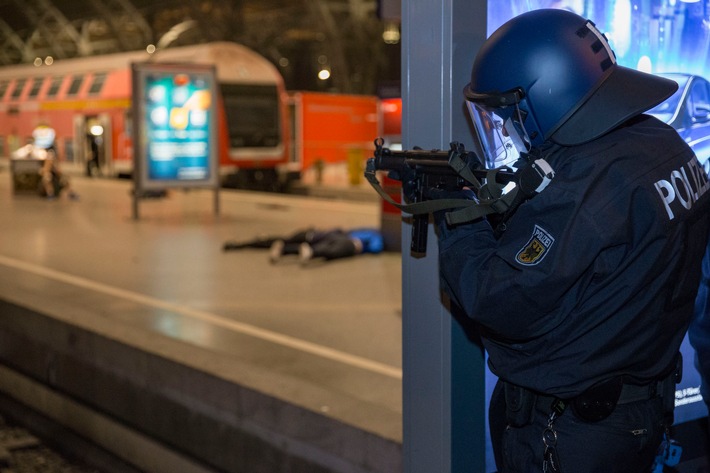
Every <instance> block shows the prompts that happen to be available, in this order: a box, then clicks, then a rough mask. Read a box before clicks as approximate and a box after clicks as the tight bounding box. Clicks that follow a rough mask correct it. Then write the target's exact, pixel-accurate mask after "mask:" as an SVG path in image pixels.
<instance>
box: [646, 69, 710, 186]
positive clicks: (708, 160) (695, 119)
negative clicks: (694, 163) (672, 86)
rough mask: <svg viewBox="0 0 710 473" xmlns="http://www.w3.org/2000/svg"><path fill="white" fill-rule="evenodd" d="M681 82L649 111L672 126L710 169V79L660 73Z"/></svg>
mask: <svg viewBox="0 0 710 473" xmlns="http://www.w3.org/2000/svg"><path fill="white" fill-rule="evenodd" d="M658 75H659V76H661V77H666V78H668V79H672V80H674V81H676V82H677V83H678V86H679V87H678V90H677V91H676V92H675V93H674V94H673V95H672V96H670V97H669V98H668V99H666V100H665V101H664V102H661V103H660V104H659V105H657V106H656V107H654V108H652V109H651V110H649V111H648V112H646V113H649V114H651V115H653V116H655V117H657V118H658V119H660V120H663V121H664V122H666V123H668V124H669V125H671V126H672V127H673V128H675V129H676V130H677V131H678V134H679V135H680V136H681V137H682V138H683V139H684V140H685V142H686V143H688V145H690V147H691V148H692V149H693V151H695V154H696V156H697V157H698V161H700V163H701V164H702V165H703V166H704V167H705V170H706V171H709V172H710V82H708V81H707V80H705V79H704V78H702V77H700V76H697V75H692V74H680V73H677V74H676V73H673V74H658Z"/></svg>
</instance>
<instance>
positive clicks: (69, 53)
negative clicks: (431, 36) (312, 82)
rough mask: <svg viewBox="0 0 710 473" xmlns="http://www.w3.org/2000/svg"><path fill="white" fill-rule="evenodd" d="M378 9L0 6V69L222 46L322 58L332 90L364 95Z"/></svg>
mask: <svg viewBox="0 0 710 473" xmlns="http://www.w3.org/2000/svg"><path fill="white" fill-rule="evenodd" d="M377 4H378V2H377V0H82V1H77V0H0V66H5V65H12V64H21V63H24V64H27V63H33V62H37V61H39V62H41V61H44V60H45V59H46V58H48V57H51V58H52V60H61V59H65V58H73V57H82V56H93V55H99V54H109V53H113V52H123V51H133V50H139V49H144V48H146V47H147V46H148V45H150V44H153V45H156V46H158V47H172V46H177V45H184V44H195V43H202V42H208V41H221V40H227V41H235V42H239V43H242V44H244V45H246V46H248V47H251V48H252V49H254V50H256V51H258V52H259V53H261V54H262V55H264V56H265V57H267V58H269V59H270V60H272V61H273V62H274V63H275V64H279V63H281V64H282V65H283V64H288V63H289V61H291V62H290V64H293V58H294V57H295V56H296V55H301V56H303V55H304V54H305V55H309V56H312V57H313V58H314V59H313V60H314V61H317V60H318V58H321V59H320V60H321V62H323V60H322V58H323V57H325V58H327V61H328V65H329V66H330V67H333V69H339V70H340V71H341V72H344V73H343V74H340V75H339V77H340V80H341V81H343V82H342V83H340V84H337V85H338V88H339V89H341V91H344V92H353V91H354V92H358V90H355V89H358V88H362V87H358V85H357V84H354V83H352V81H355V82H357V81H358V80H361V79H358V78H359V77H360V75H364V74H367V73H368V72H369V71H368V65H369V67H373V63H374V62H373V58H375V60H377V58H378V57H379V56H380V55H381V53H380V52H379V51H378V49H381V45H379V43H381V41H382V39H381V35H382V28H383V26H382V22H381V21H380V20H379V19H378V18H377ZM373 48H375V49H373ZM284 58H285V59H286V62H284ZM360 58H361V59H360ZM382 60H385V59H383V58H380V59H379V61H382ZM356 69H357V71H361V72H356V71H355V70H356ZM359 74H360V75H359ZM334 77H335V76H334ZM365 88H367V86H366V87H365Z"/></svg>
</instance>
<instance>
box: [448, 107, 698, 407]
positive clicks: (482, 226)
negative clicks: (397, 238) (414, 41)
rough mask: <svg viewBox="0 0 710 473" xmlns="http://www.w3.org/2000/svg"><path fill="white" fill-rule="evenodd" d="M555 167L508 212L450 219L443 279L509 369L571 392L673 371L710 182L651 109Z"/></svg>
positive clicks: (496, 368)
mask: <svg viewBox="0 0 710 473" xmlns="http://www.w3.org/2000/svg"><path fill="white" fill-rule="evenodd" d="M545 159H546V160H547V161H548V162H549V163H550V164H551V166H552V168H553V169H554V171H555V173H556V175H555V178H554V179H553V180H552V182H551V183H550V184H549V186H548V187H547V188H546V189H545V190H544V191H542V192H541V193H540V194H539V195H537V196H535V197H534V198H532V199H531V200H529V201H527V202H526V203H524V204H523V205H521V206H520V208H519V209H518V210H517V212H516V213H515V215H514V216H513V217H512V218H511V219H510V220H509V221H508V223H507V230H506V231H505V232H504V233H503V235H502V236H501V237H500V239H498V240H496V239H495V238H494V236H493V233H492V230H491V228H490V225H489V224H488V222H486V221H477V222H475V223H470V224H465V225H460V226H458V227H454V228H445V227H442V228H440V235H439V248H440V253H439V261H440V273H441V278H442V285H443V287H444V289H445V290H446V292H448V293H449V295H450V296H451V298H452V300H453V301H454V302H455V303H456V304H458V305H459V306H460V307H461V308H462V309H463V310H464V311H465V312H466V314H468V316H469V317H471V318H473V319H474V320H475V321H476V322H477V323H478V324H479V325H480V328H481V333H482V336H483V341H484V345H485V348H486V349H487V351H488V354H489V363H490V366H491V369H492V370H493V372H494V373H495V374H496V375H498V376H499V377H500V378H502V379H504V380H506V381H509V382H512V383H514V384H517V385H521V386H524V387H527V388H529V389H533V390H536V391H539V392H542V393H547V394H551V395H556V396H559V397H562V398H567V397H573V396H575V395H577V394H579V393H580V392H582V391H584V390H585V389H586V388H588V387H590V386H591V385H592V384H594V383H596V382H597V381H601V380H604V379H607V378H610V377H612V376H616V375H625V376H627V378H626V379H627V380H628V381H631V382H638V383H644V382H648V381H651V380H654V379H658V378H659V377H661V376H663V375H665V374H667V373H668V372H669V371H670V370H671V369H672V366H673V364H674V357H675V356H676V354H677V352H678V349H679V347H680V344H681V341H682V339H683V336H684V334H685V332H686V330H687V328H688V324H689V323H690V320H691V317H692V315H693V302H694V298H695V295H696V292H697V288H698V282H699V276H700V262H701V259H702V256H703V253H704V250H705V246H706V244H707V242H708V228H709V224H708V215H707V214H708V205H709V204H708V202H709V201H710V192H708V190H710V183H709V182H708V177H707V175H706V173H705V172H704V171H703V169H702V166H701V165H700V164H699V163H698V161H697V159H696V157H695V155H694V154H693V152H692V150H691V149H690V148H689V147H688V146H687V145H686V143H685V142H684V141H683V140H682V139H681V138H680V137H679V136H678V135H677V133H676V132H675V130H673V129H672V128H670V127H669V126H667V125H665V124H663V123H661V122H660V121H658V120H656V119H655V118H652V117H650V116H646V115H642V116H640V117H637V118H635V119H632V120H630V121H629V122H627V123H626V124H625V125H624V126H622V127H620V128H618V129H616V130H614V131H612V132H610V133H608V134H606V135H604V136H603V137H601V138H599V139H597V140H595V141H593V142H590V143H586V144H583V145H578V146H573V147H554V148H551V149H549V150H548V155H546V156H545Z"/></svg>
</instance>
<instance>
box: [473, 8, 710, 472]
mask: <svg viewBox="0 0 710 473" xmlns="http://www.w3.org/2000/svg"><path fill="white" fill-rule="evenodd" d="M540 8H561V9H566V10H570V11H572V12H574V13H577V14H579V15H581V16H583V17H585V18H588V19H590V20H592V21H593V22H594V23H595V24H596V26H597V28H599V30H600V31H601V32H602V33H604V34H605V36H606V37H607V38H608V40H609V43H610V44H611V46H612V49H613V50H614V52H615V54H616V58H617V61H618V62H619V64H621V65H623V66H626V67H631V68H635V69H639V70H642V71H644V72H649V73H653V74H661V73H676V72H680V73H688V74H694V75H698V76H701V77H704V78H706V79H707V78H710V60H709V54H710V28H708V27H707V25H708V24H710V0H699V1H698V0H688V1H681V0H568V1H556V0H508V1H500V0H489V1H488V31H487V33H488V35H490V34H492V33H493V32H494V31H495V30H496V29H497V28H498V27H499V26H501V25H502V24H503V23H505V22H506V21H508V20H509V19H510V18H513V17H514V16H517V15H519V14H521V13H525V12H527V11H531V10H537V9H540ZM511 67H515V64H511ZM681 86H682V84H681ZM629 87H633V84H629ZM670 100H673V98H671V99H669V101H670ZM675 100H676V101H677V100H678V97H675ZM657 116H658V115H657ZM658 118H660V119H663V117H662V116H658ZM708 128H710V127H708ZM688 141H689V140H688ZM698 142H700V140H698ZM690 145H691V147H693V143H690ZM694 149H695V148H694ZM695 151H696V154H697V155H698V158H699V159H700V160H701V162H704V161H706V160H707V159H708V157H707V155H708V153H707V152H705V151H703V150H702V149H696V150H695ZM708 164H710V163H708ZM708 164H705V166H706V169H707V168H708ZM681 353H682V355H683V369H684V372H683V380H682V382H681V383H680V384H679V385H678V387H677V390H676V401H675V402H676V412H675V421H676V424H680V423H684V422H688V421H692V420H695V419H698V418H700V417H703V416H706V415H707V409H706V407H705V403H704V402H703V400H702V397H701V396H700V375H699V373H698V372H697V370H696V369H695V367H694V363H693V360H694V356H695V353H694V350H693V348H692V347H691V346H690V344H689V343H688V339H687V337H686V339H685V341H684V342H683V345H682V347H681ZM495 382H496V378H495V376H493V375H492V374H491V373H490V372H489V373H488V375H487V378H486V391H487V396H488V398H490V395H491V392H492V390H493V386H494V385H495ZM486 464H487V471H495V463H494V461H493V455H492V450H491V449H490V444H489V445H488V448H487V461H486Z"/></svg>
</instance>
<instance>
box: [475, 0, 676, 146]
mask: <svg viewBox="0 0 710 473" xmlns="http://www.w3.org/2000/svg"><path fill="white" fill-rule="evenodd" d="M677 87H678V86H677V84H676V83H675V82H674V81H672V80H669V79H665V78H661V77H658V76H655V75H652V74H647V73H643V72H640V71H637V70H634V69H630V68H626V67H622V66H620V65H619V64H617V62H616V57H615V55H614V52H613V51H612V49H611V47H610V46H609V43H608V41H607V39H606V37H604V35H603V34H602V33H601V32H599V30H598V29H597V28H596V26H595V25H594V23H593V22H591V21H589V20H587V19H585V18H583V17H581V16H579V15H577V14H575V13H572V12H570V11H566V10H558V9H542V10H534V11H531V12H528V13H524V14H522V15H519V16H517V17H515V18H513V19H512V20H510V21H508V22H507V23H505V24H504V25H502V26H501V27H500V28H499V29H498V30H496V31H495V32H494V33H493V34H492V35H491V36H490V37H489V38H488V39H487V40H486V41H485V42H484V44H483V46H482V47H481V50H480V51H479V53H478V55H477V56H476V59H475V61H474V64H473V69H472V72H471V82H470V83H469V84H468V85H467V86H466V88H465V89H464V96H465V97H466V99H467V100H468V101H470V102H473V103H474V104H476V106H477V107H482V108H484V109H490V110H498V111H500V110H510V109H515V110H516V112H515V114H516V116H518V117H522V120H523V126H524V127H525V131H526V132H527V135H528V137H529V141H530V145H532V146H537V145H540V144H542V143H543V142H545V141H552V142H555V143H557V144H560V145H564V146H571V145H576V144H581V143H584V142H587V141H590V140H593V139H595V138H597V137H599V136H601V135H603V134H605V133H606V132H608V131H610V130H612V129H613V128H615V127H616V126H618V125H620V124H621V123H623V122H625V121H626V120H628V119H629V118H631V117H633V116H635V115H638V114H640V113H643V112H644V111H646V110H648V109H650V108H651V107H653V106H655V105H657V104H659V103H660V102H662V101H663V100H665V99H666V98H668V97H670V96H671V95H672V94H673V92H675V90H676V89H677ZM510 114H512V112H510V113H508V115H510Z"/></svg>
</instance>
